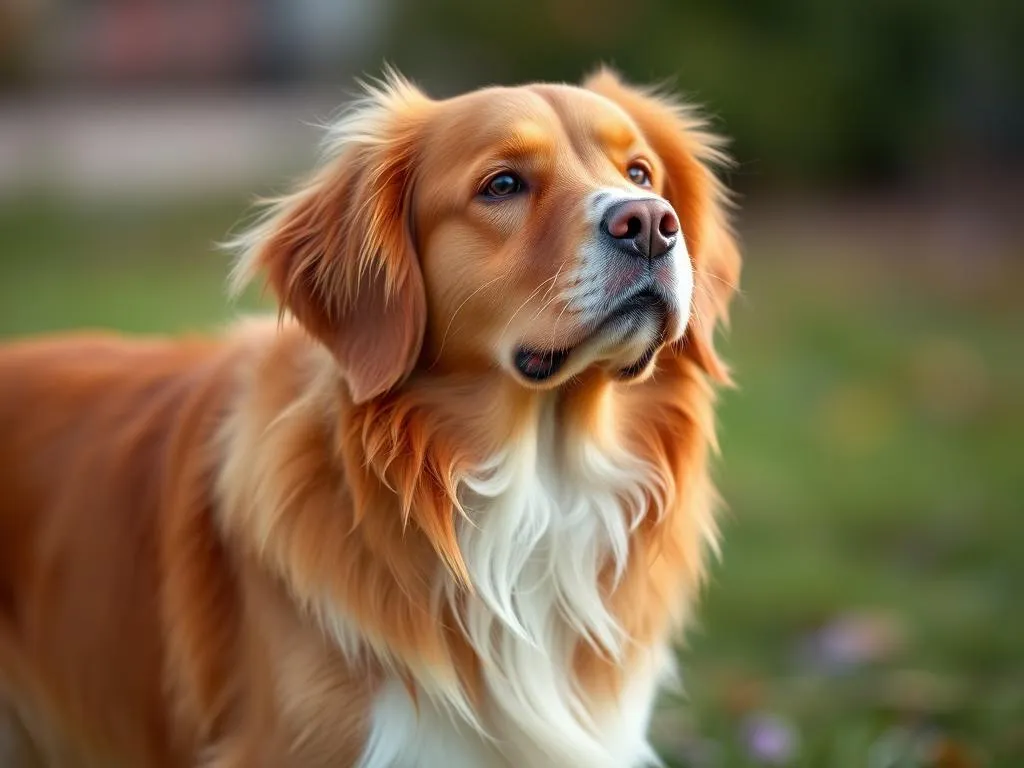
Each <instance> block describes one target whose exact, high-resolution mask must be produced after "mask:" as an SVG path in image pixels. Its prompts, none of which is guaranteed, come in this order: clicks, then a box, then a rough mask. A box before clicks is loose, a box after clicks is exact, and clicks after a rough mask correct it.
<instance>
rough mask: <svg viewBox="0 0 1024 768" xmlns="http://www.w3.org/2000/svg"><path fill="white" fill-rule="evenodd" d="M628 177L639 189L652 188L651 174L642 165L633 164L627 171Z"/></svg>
mask: <svg viewBox="0 0 1024 768" xmlns="http://www.w3.org/2000/svg"><path fill="white" fill-rule="evenodd" d="M626 175H627V176H629V180H630V181H632V182H633V183H634V184H636V185H637V186H638V187H649V186H651V174H650V172H649V171H648V170H647V168H646V167H645V166H643V165H641V164H640V163H633V164H632V165H631V166H629V168H627V169H626Z"/></svg>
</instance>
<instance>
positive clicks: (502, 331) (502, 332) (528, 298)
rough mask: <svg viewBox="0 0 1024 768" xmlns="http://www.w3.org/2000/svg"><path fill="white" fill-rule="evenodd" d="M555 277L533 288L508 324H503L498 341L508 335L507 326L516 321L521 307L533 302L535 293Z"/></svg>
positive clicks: (554, 276)
mask: <svg viewBox="0 0 1024 768" xmlns="http://www.w3.org/2000/svg"><path fill="white" fill-rule="evenodd" d="M556 277H558V275H557V274H555V275H553V276H552V277H550V278H548V279H547V280H542V281H541V283H540V285H538V286H537V287H536V288H534V289H533V291H532V292H531V293H530V295H529V296H527V297H526V298H525V299H524V300H523V303H522V304H520V305H519V308H518V309H516V311H515V312H513V313H512V317H510V318H509V319H508V322H507V323H505V327H504V328H503V329H502V330H501V336H499V338H500V339H504V338H505V334H506V333H508V328H509V326H510V325H512V321H513V320H515V319H516V315H518V314H519V313H520V312H521V311H522V310H523V307H525V306H526V305H527V304H529V303H530V302H531V301H532V300H533V297H534V296H536V295H537V293H538V292H539V291H540V290H541V289H542V288H543V287H544V284H545V283H549V282H554V279H555V278H556Z"/></svg>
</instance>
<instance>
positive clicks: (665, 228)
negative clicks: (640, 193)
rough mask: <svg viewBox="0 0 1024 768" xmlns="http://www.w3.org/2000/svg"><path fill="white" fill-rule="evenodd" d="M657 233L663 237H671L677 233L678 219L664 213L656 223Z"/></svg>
mask: <svg viewBox="0 0 1024 768" xmlns="http://www.w3.org/2000/svg"><path fill="white" fill-rule="evenodd" d="M658 231H659V232H661V234H662V235H664V236H665V237H672V235H674V234H676V233H678V232H679V219H677V218H676V216H675V214H674V213H666V214H665V215H664V216H662V217H661V221H660V222H659V223H658Z"/></svg>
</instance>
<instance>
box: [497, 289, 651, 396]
mask: <svg viewBox="0 0 1024 768" xmlns="http://www.w3.org/2000/svg"><path fill="white" fill-rule="evenodd" d="M668 313H669V307H668V303H667V302H666V300H665V298H664V297H663V296H661V295H660V294H658V293H656V292H655V291H653V290H650V289H645V290H642V291H640V292H638V293H635V294H633V295H632V296H630V297H628V298H626V299H625V300H623V301H622V302H621V303H619V304H618V305H616V306H615V307H614V308H613V309H612V310H611V312H609V313H608V315H607V316H606V317H605V318H604V319H603V320H602V321H601V322H600V323H598V324H597V326H596V327H595V328H594V329H593V330H592V331H591V332H590V333H588V334H587V336H586V337H585V338H584V339H583V341H582V342H580V343H579V344H577V345H575V346H572V347H567V348H564V349H535V348H532V347H528V346H520V347H518V348H517V349H516V350H515V354H514V360H513V362H514V364H515V368H516V370H517V371H519V373H520V374H521V375H522V376H523V377H524V378H526V379H528V380H530V381H533V382H537V383H540V382H543V381H546V380H548V379H550V378H552V377H554V376H556V375H557V374H558V373H559V371H561V370H562V369H563V368H564V367H565V364H566V362H568V360H569V358H570V357H572V355H573V353H574V352H575V351H576V350H578V349H581V348H582V347H585V346H587V345H588V344H589V343H590V342H591V341H593V340H595V339H598V338H599V337H602V336H609V337H612V338H619V339H625V338H627V337H629V336H630V335H631V334H634V333H638V332H640V331H641V330H642V328H643V327H644V325H645V324H647V323H649V322H650V321H651V320H652V319H653V320H654V321H655V322H656V323H657V326H658V330H657V334H656V335H655V338H654V340H653V341H652V343H651V344H649V345H648V346H647V347H646V348H644V350H643V352H642V353H641V354H640V356H639V357H638V358H636V359H635V360H633V361H632V362H631V363H629V365H626V366H624V367H621V368H619V369H618V370H617V377H618V378H619V379H622V380H629V379H634V378H636V377H637V376H639V375H640V374H641V373H643V372H644V371H645V370H646V369H647V366H648V365H650V362H651V360H653V359H654V356H655V354H657V352H658V349H659V348H660V347H661V343H662V341H663V339H664V336H665V326H666V323H667V318H668Z"/></svg>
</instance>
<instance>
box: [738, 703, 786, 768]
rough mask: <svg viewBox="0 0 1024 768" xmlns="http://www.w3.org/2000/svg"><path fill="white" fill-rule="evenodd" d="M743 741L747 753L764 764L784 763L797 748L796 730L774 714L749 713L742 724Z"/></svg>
mask: <svg viewBox="0 0 1024 768" xmlns="http://www.w3.org/2000/svg"><path fill="white" fill-rule="evenodd" d="M743 743H744V746H745V747H746V749H747V753H748V754H749V755H750V757H751V758H752V759H753V760H755V761H756V762H759V763H763V764H766V765H785V764H787V763H789V762H791V761H792V760H793V759H794V758H795V757H796V753H797V750H798V738H797V733H796V731H794V730H793V728H792V726H790V725H789V723H787V722H786V721H785V720H783V719H782V718H780V717H777V716H775V715H771V714H767V713H759V714H754V715H751V716H750V717H748V718H747V719H746V721H745V722H744V724H743Z"/></svg>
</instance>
